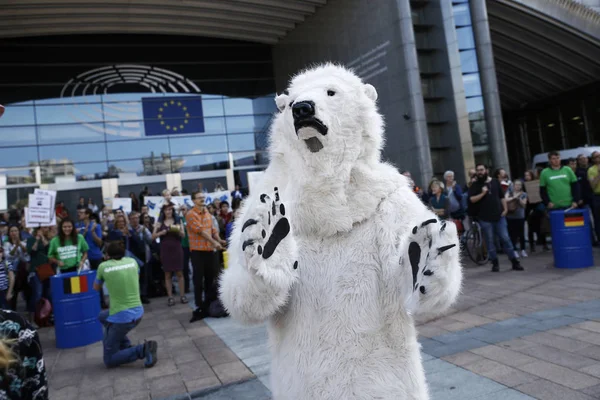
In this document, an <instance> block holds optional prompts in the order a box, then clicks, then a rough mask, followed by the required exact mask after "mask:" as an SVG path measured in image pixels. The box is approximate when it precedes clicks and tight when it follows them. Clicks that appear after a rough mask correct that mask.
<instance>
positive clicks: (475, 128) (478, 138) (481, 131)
mask: <svg viewBox="0 0 600 400" xmlns="http://www.w3.org/2000/svg"><path fill="white" fill-rule="evenodd" d="M469 125H470V127H471V139H472V140H473V145H474V146H482V145H485V144H487V143H488V135H487V129H486V127H485V120H483V119H480V120H477V121H469Z"/></svg>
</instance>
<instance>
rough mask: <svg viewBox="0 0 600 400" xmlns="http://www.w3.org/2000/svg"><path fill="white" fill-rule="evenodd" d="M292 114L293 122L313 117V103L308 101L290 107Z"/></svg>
mask: <svg viewBox="0 0 600 400" xmlns="http://www.w3.org/2000/svg"><path fill="white" fill-rule="evenodd" d="M292 114H293V115H294V121H296V120H302V119H305V118H312V117H314V116H315V103H314V102H312V101H310V100H307V101H300V102H298V103H296V104H294V105H293V106H292Z"/></svg>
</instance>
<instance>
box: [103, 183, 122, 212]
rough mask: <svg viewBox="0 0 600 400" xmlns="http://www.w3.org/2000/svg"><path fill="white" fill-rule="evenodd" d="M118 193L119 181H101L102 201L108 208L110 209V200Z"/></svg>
mask: <svg viewBox="0 0 600 400" xmlns="http://www.w3.org/2000/svg"><path fill="white" fill-rule="evenodd" d="M117 193H119V180H118V179H117V178H111V179H102V200H103V201H104V204H106V205H107V206H108V207H109V208H110V207H112V199H113V198H114V197H115V194H117Z"/></svg>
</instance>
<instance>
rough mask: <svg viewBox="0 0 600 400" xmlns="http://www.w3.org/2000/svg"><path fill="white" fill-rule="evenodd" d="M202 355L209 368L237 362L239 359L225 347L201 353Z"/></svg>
mask: <svg viewBox="0 0 600 400" xmlns="http://www.w3.org/2000/svg"><path fill="white" fill-rule="evenodd" d="M202 355H203V356H204V359H205V360H206V361H208V363H209V364H210V366H211V367H214V366H215V365H221V364H226V363H229V362H233V361H238V360H239V358H238V357H237V356H236V355H235V354H234V353H233V352H232V351H231V350H229V349H228V348H226V347H222V348H219V349H213V350H206V351H203V352H202Z"/></svg>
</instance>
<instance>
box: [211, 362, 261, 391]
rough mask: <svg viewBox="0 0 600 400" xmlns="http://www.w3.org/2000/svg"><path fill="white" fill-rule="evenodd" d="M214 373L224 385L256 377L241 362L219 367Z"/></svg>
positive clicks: (215, 368) (214, 369)
mask: <svg viewBox="0 0 600 400" xmlns="http://www.w3.org/2000/svg"><path fill="white" fill-rule="evenodd" d="M213 371H215V374H216V375H217V377H218V378H219V380H220V381H221V383H223V384H224V385H225V384H228V383H232V382H237V381H241V380H243V379H249V378H252V377H254V374H252V372H250V370H249V369H248V368H247V367H246V366H245V365H244V363H242V362H241V361H233V362H230V363H227V364H221V365H217V366H215V367H214V368H213Z"/></svg>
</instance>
